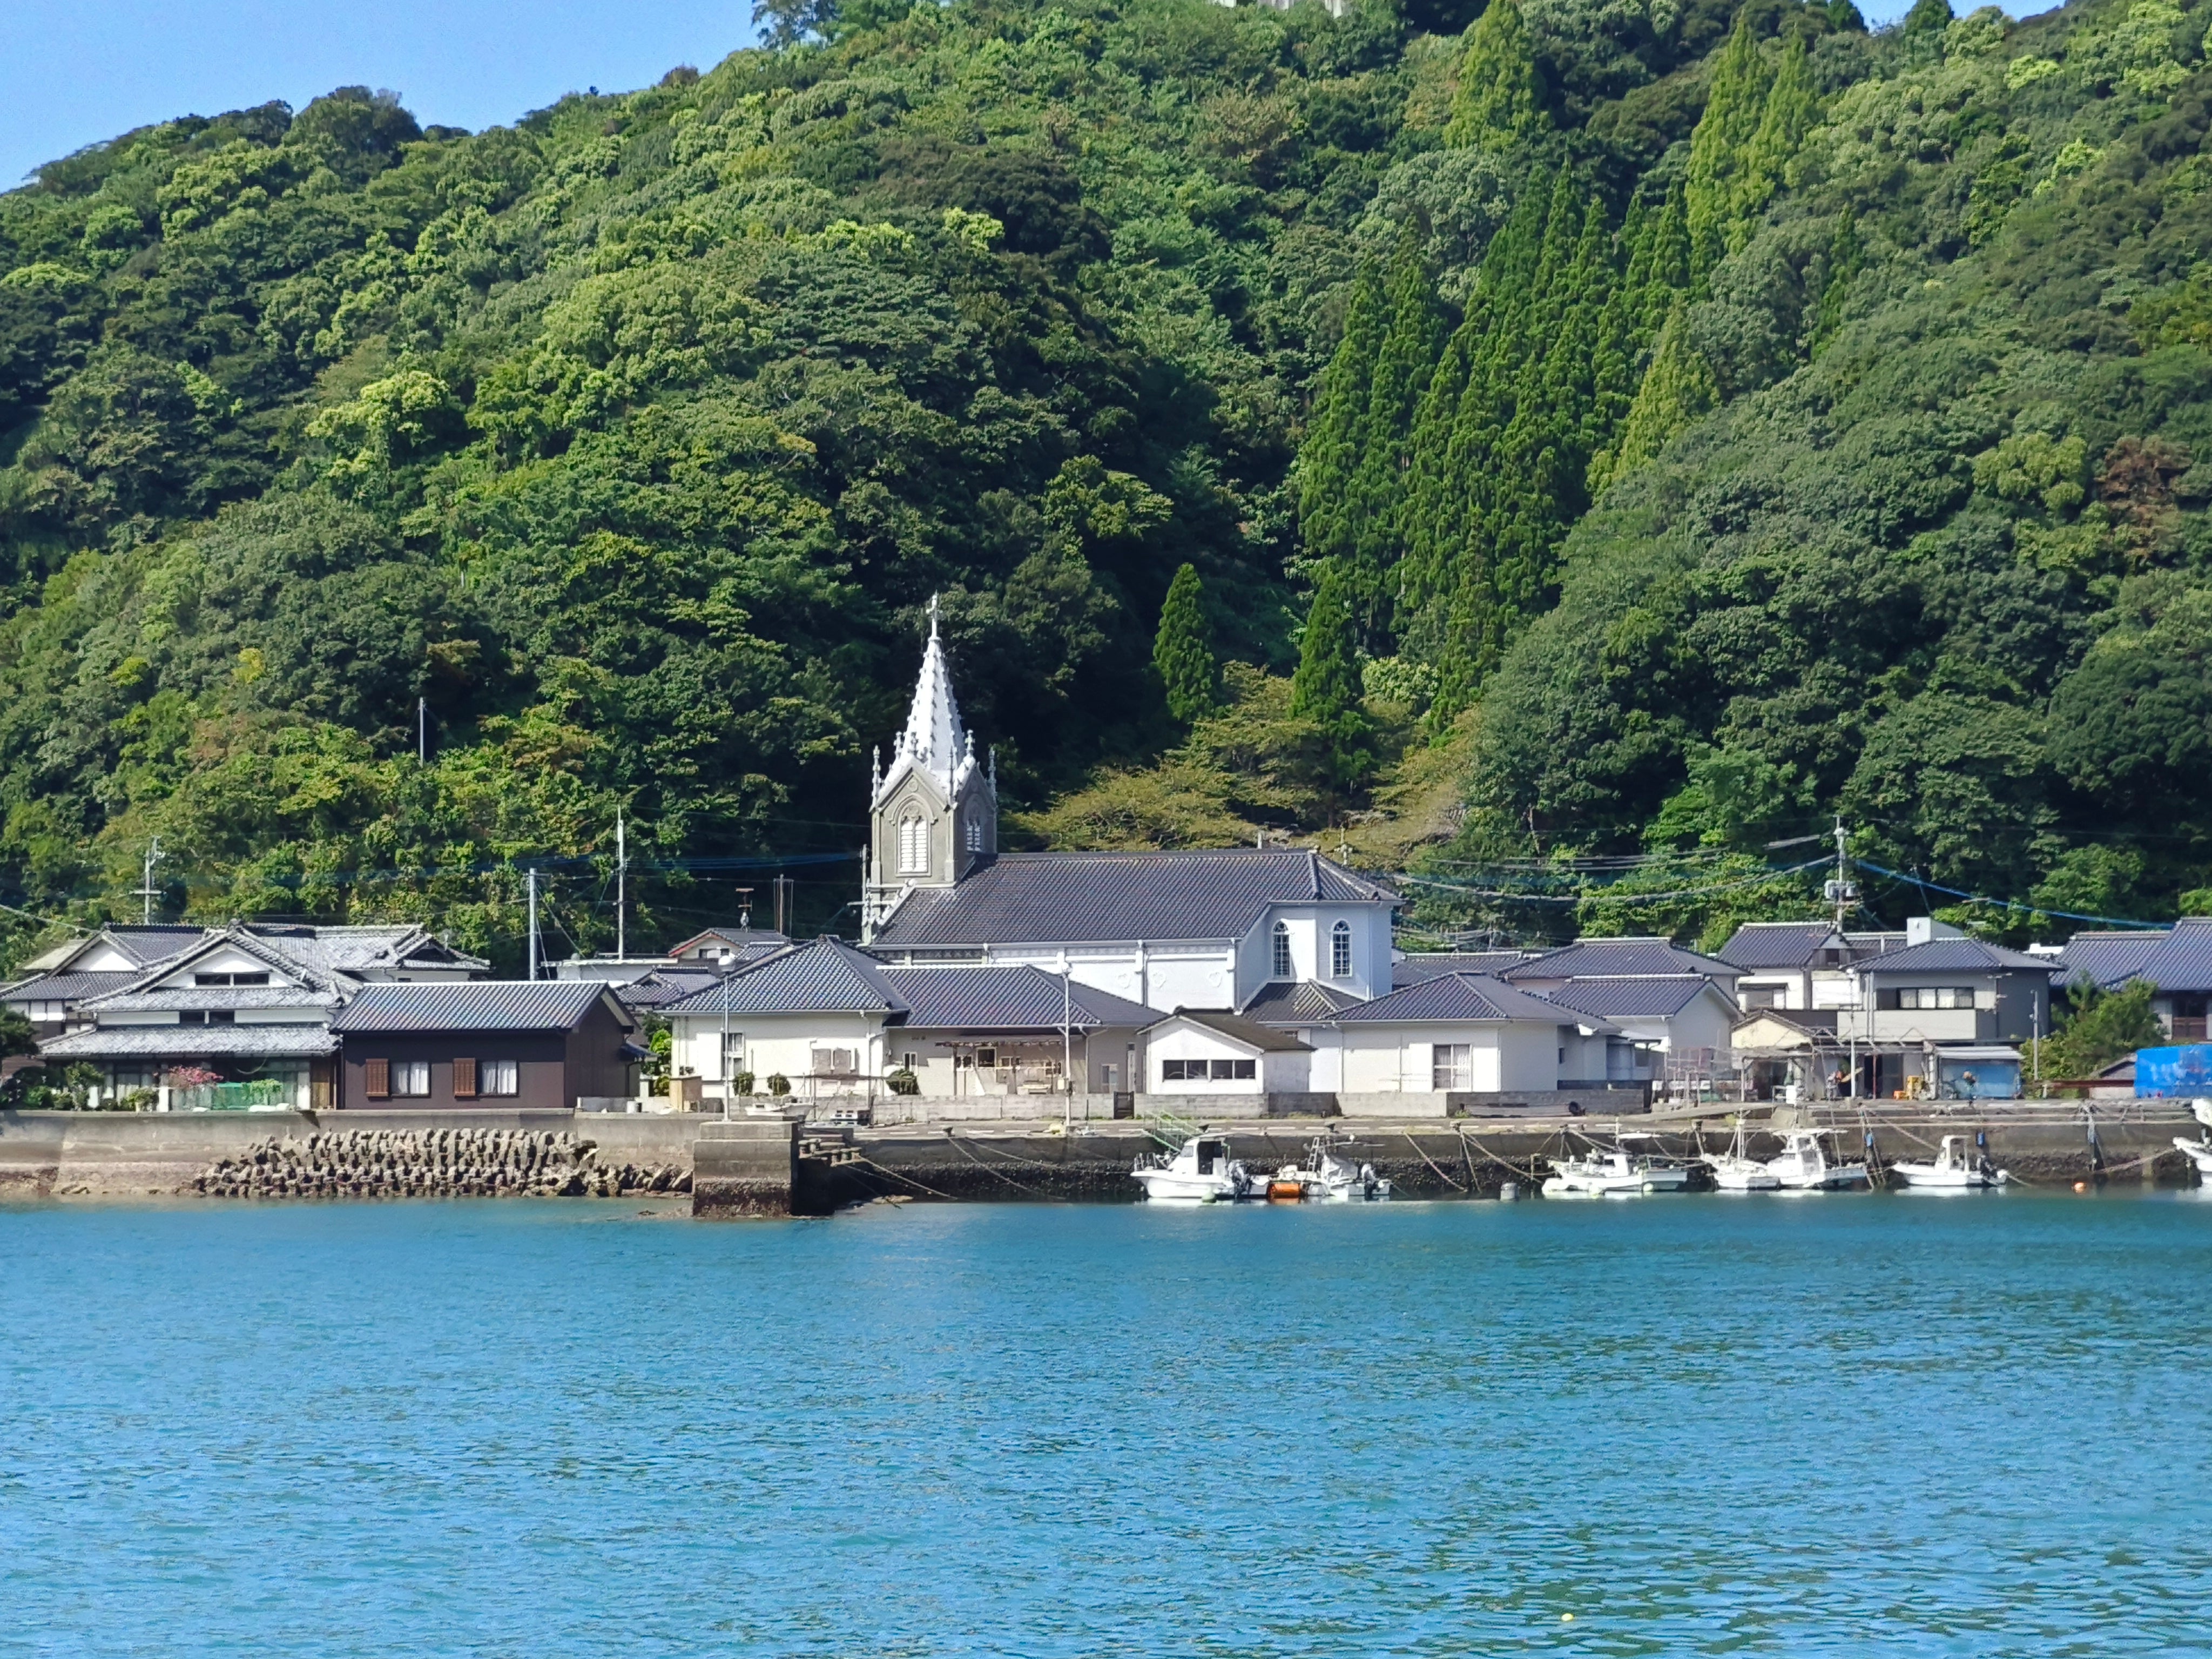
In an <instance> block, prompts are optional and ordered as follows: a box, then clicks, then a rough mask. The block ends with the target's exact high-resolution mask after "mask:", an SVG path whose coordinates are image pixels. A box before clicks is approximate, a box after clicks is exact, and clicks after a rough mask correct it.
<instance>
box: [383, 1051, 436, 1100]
mask: <svg viewBox="0 0 2212 1659" xmlns="http://www.w3.org/2000/svg"><path fill="white" fill-rule="evenodd" d="M392 1093H393V1094H394V1095H397V1096H402V1097H405V1098H407V1099H410V1100H422V1099H425V1098H427V1097H428V1095H429V1093H430V1062H429V1061H428V1060H393V1061H392Z"/></svg>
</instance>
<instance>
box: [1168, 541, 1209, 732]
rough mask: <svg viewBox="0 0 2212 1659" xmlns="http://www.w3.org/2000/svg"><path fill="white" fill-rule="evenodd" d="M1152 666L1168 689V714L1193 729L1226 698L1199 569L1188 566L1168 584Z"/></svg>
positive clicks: (1177, 572)
mask: <svg viewBox="0 0 2212 1659" xmlns="http://www.w3.org/2000/svg"><path fill="white" fill-rule="evenodd" d="M1152 666H1153V667H1155V668H1157V669H1158V670H1159V674H1160V684H1161V685H1162V686H1164V688H1165V689H1166V691H1167V700H1168V713H1169V714H1172V715H1174V716H1175V717H1176V720H1179V721H1181V722H1182V724H1183V725H1185V726H1188V725H1189V724H1190V723H1191V722H1192V721H1193V720H1196V719H1198V718H1199V716H1200V715H1201V714H1206V712H1207V711H1208V710H1210V709H1212V708H1213V706H1214V705H1215V703H1216V702H1218V701H1219V698H1220V687H1221V665H1220V664H1219V663H1218V662H1217V661H1216V660H1215V659H1214V655H1213V635H1212V629H1209V628H1208V627H1207V626H1206V605H1205V592H1204V590H1203V588H1201V587H1200V584H1199V580H1198V568H1197V567H1196V566H1195V565H1188V564H1187V565H1185V566H1183V567H1182V569H1180V570H1178V571H1176V573H1175V580H1173V581H1171V582H1170V583H1169V584H1168V597H1167V602H1166V603H1165V604H1164V605H1161V607H1160V631H1159V633H1158V635H1157V636H1156V637H1155V638H1154V639H1153V641H1152Z"/></svg>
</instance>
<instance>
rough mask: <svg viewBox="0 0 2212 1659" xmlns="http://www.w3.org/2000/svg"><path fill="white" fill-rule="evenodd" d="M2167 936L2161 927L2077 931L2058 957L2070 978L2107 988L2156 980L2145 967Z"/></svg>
mask: <svg viewBox="0 0 2212 1659" xmlns="http://www.w3.org/2000/svg"><path fill="white" fill-rule="evenodd" d="M2167 938H2168V935H2167V934H2166V933H2165V932H2164V931H2163V930H2160V932H2158V933H2076V934H2075V935H2074V937H2073V938H2072V939H2068V940H2067V941H2066V948H2065V949H2064V950H2063V951H2060V952H2059V954H2058V960H2059V962H2060V963H2062V964H2063V966H2064V968H2065V969H2066V976H2067V977H2068V978H2069V979H2076V978H2080V979H2087V980H2088V981H2090V982H2091V983H2092V984H2094V985H2099V986H2101V987H2104V988H2105V989H2106V990H2107V991H2110V990H2115V989H2117V988H2118V987H2120V986H2123V985H2124V984H2126V983H2127V982H2128V981H2130V980H2131V979H2149V980H2151V981H2152V982H2153V983H2154V984H2155V983H2156V982H2157V981H2156V980H2155V978H2154V976H2153V975H2151V974H2150V973H2148V971H2147V969H2148V964H2149V963H2150V962H2151V961H2152V959H2153V958H2154V957H2156V956H2157V955H2158V953H2159V951H2160V950H2162V949H2163V948H2164V947H2165V945H2166V939H2167ZM2181 988H2183V989H2187V990H2194V989H2196V988H2197V987H2194V986H2187V987H2181Z"/></svg>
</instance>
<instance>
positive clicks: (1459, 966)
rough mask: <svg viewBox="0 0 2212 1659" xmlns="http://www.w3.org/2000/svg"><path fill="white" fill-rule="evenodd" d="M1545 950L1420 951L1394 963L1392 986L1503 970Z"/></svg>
mask: <svg viewBox="0 0 2212 1659" xmlns="http://www.w3.org/2000/svg"><path fill="white" fill-rule="evenodd" d="M1541 954H1542V952H1541V951H1418V952H1415V953H1413V954H1411V955H1409V956H1407V957H1406V959H1405V960H1404V961H1403V962H1394V963H1391V964H1390V985H1391V988H1392V989H1394V990H1401V991H1402V990H1403V989H1405V987H1407V986H1408V985H1419V983H1420V982H1421V981H1423V980H1425V979H1434V978H1435V977H1436V976H1437V975H1438V974H1500V973H1503V972H1504V971H1505V970H1506V969H1509V968H1518V967H1519V966H1520V965H1521V964H1522V963H1524V962H1533V961H1534V960H1535V958H1536V957H1538V956H1540V955H1541Z"/></svg>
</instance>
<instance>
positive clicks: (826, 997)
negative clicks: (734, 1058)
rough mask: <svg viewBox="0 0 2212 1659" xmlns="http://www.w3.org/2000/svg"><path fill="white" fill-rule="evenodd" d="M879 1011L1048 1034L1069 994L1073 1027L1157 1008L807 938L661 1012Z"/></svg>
mask: <svg viewBox="0 0 2212 1659" xmlns="http://www.w3.org/2000/svg"><path fill="white" fill-rule="evenodd" d="M1071 1000H1072V1003H1073V1009H1072V1012H1073V1024H1074V1027H1075V1029H1076V1030H1095V1029H1097V1027H1099V1026H1102V1025H1127V1026H1144V1025H1149V1024H1152V1021H1153V1020H1155V1019H1157V1018H1159V1015H1158V1011H1157V1010H1155V1009H1152V1008H1147V1007H1145V1006H1143V1005H1142V1004H1139V1003H1134V1002H1128V1001H1125V1000H1123V999H1121V998H1120V997H1117V996H1112V995H1109V994H1107V993H1106V992H1104V991H1099V990H1094V989H1093V988H1091V987H1090V986H1087V985H1084V984H1081V983H1078V982H1072V983H1070V985H1069V986H1068V987H1067V990H1066V994H1065V995H1064V994H1063V992H1062V988H1061V981H1060V976H1059V975H1057V974H1048V973H1046V972H1045V971H1044V970H1043V969H1041V968H1035V967H1029V966H1026V965H1021V966H1017V965H1011V964H1010V965H1006V966H1001V967H945V968H887V967H885V966H884V964H883V963H880V962H878V961H877V960H876V959H875V958H874V957H870V956H867V955H866V954H864V953H863V952H861V951H857V950H854V948H853V947H852V946H851V945H848V944H846V943H845V942H844V941H843V940H842V939H816V940H815V941H814V942H813V943H812V944H811V945H800V946H799V947H797V948H796V949H794V950H791V951H786V952H784V953H783V954H781V955H780V956H776V957H770V958H769V959H768V960H767V961H765V962H763V963H759V964H758V965H757V966H755V967H751V968H740V969H737V970H736V971H735V972H733V973H732V974H731V975H730V976H729V978H728V979H727V980H726V981H718V982H716V983H713V984H709V985H708V986H707V987H705V988H704V989H702V990H700V991H698V992H696V993H694V994H692V995H690V996H688V997H685V998H684V999H683V1000H681V1001H679V1002H673V1003H671V1004H669V1005H667V1006H666V1007H665V1008H664V1009H663V1010H662V1012H664V1013H666V1014H669V1015H671V1016H672V1015H677V1014H689V1015H701V1014H703V1015H708V1016H710V1017H712V1016H717V1015H720V1013H721V1012H723V1004H724V1002H725V1001H726V1002H727V1003H728V1005H729V1012H730V1013H732V1015H747V1014H811V1013H862V1014H881V1015H882V1016H883V1017H884V1023H885V1024H890V1025H899V1026H906V1027H909V1028H917V1029H918V1028H925V1027H926V1028H929V1029H933V1030H971V1031H1009V1032H1011V1031H1043V1030H1053V1031H1056V1030H1059V1029H1060V1020H1061V1017H1062V1015H1063V1013H1064V1012H1070V1010H1069V1009H1068V1007H1067V1006H1066V1005H1067V1003H1068V1002H1069V1001H1071Z"/></svg>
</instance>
